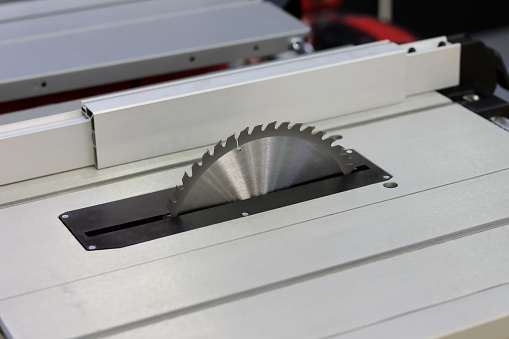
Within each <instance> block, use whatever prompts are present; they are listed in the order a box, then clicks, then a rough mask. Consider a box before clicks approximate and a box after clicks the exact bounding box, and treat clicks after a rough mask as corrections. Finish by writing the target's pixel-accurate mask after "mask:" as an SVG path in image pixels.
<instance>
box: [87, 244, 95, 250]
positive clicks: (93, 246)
mask: <svg viewBox="0 0 509 339" xmlns="http://www.w3.org/2000/svg"><path fill="white" fill-rule="evenodd" d="M96 248H97V246H95V245H90V246H88V249H89V250H95V249H96Z"/></svg>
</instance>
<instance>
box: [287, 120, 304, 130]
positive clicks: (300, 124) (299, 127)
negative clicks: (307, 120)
mask: <svg viewBox="0 0 509 339" xmlns="http://www.w3.org/2000/svg"><path fill="white" fill-rule="evenodd" d="M302 126H304V124H303V123H301V122H299V123H296V124H294V125H293V126H292V127H291V128H290V129H292V130H296V131H299V132H300V130H301V129H302Z"/></svg>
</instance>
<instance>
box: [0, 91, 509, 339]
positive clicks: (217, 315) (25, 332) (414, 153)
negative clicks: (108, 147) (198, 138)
mask: <svg viewBox="0 0 509 339" xmlns="http://www.w3.org/2000/svg"><path fill="white" fill-rule="evenodd" d="M421 98H427V96H426V95H422V96H421ZM430 102H432V104H431V106H430V107H428V108H426V107H422V106H420V108H418V109H416V110H410V111H403V112H401V111H400V108H401V104H398V105H395V106H394V107H391V106H389V107H386V108H383V109H380V111H385V114H381V113H380V111H379V112H378V113H375V112H373V111H372V112H359V113H357V114H356V115H357V116H358V117H364V119H365V120H363V121H360V120H358V121H353V119H352V116H343V117H338V118H336V119H331V120H328V121H323V122H321V123H320V124H321V127H322V128H323V127H326V129H328V130H329V131H330V133H331V134H340V135H342V136H343V138H342V139H341V144H342V145H343V146H345V147H348V148H353V149H355V150H356V151H358V152H359V153H361V154H363V155H364V156H366V157H367V158H368V159H370V160H371V161H373V162H374V163H376V164H377V165H378V166H380V167H382V168H383V169H385V170H387V171H388V172H390V173H391V174H392V175H393V176H394V177H393V179H391V180H392V181H394V182H395V183H397V184H398V186H397V187H394V186H395V185H386V186H388V187H386V186H384V185H383V184H376V185H371V186H366V187H363V188H359V189H355V190H351V191H347V192H344V193H340V194H336V195H332V196H328V197H324V198H320V199H315V200H311V201H308V202H305V203H301V204H296V205H292V206H287V207H285V208H280V209H276V210H272V211H269V212H265V213H260V214H256V215H251V216H248V217H245V218H242V219H236V220H233V221H229V222H224V223H221V224H217V225H212V226H209V227H206V228H203V229H199V230H195V231H190V232H185V233H181V234H178V235H175V236H171V237H166V238H160V239H157V240H154V241H150V242H146V243H142V244H138V245H134V246H130V247H126V248H122V249H119V250H104V251H85V250H84V249H83V248H82V247H81V245H80V244H79V243H78V242H77V241H76V240H75V239H74V238H73V237H72V235H71V234H70V232H69V231H68V230H67V229H66V228H65V227H64V226H63V225H62V223H61V222H60V221H59V220H58V215H59V214H60V213H61V212H63V211H66V210H72V209H77V208H81V207H86V206H90V205H94V204H99V203H103V202H108V201H113V200H116V199H122V198H127V197H130V196H133V195H136V194H143V193H148V192H152V191H156V190H161V189H164V188H167V187H170V186H172V185H175V184H179V180H178V179H176V178H179V174H180V175H181V174H182V173H183V171H184V170H185V169H187V166H182V167H176V168H171V169H163V170H160V171H157V170H156V171H152V172H150V173H145V174H144V175H140V176H136V177H133V178H126V180H122V181H117V182H110V183H108V182H103V183H101V184H98V185H96V186H91V187H88V188H85V189H78V190H76V191H75V192H67V193H65V192H63V193H61V194H59V195H56V196H53V197H48V198H46V199H42V200H34V201H32V202H27V203H25V204H20V205H17V206H10V207H7V208H4V209H1V210H0V225H1V227H0V266H1V267H2V270H3V272H7V276H8V279H0V318H1V324H2V328H3V329H4V330H5V331H6V332H8V335H9V336H12V337H14V338H18V337H19V338H31V337H89V338H96V337H104V336H106V337H108V336H117V337H168V336H172V337H232V338H238V337H278V338H280V337H292V338H297V337H306V338H318V337H326V336H341V335H344V336H345V337H349V336H351V337H352V338H355V337H356V334H355V333H356V332H358V331H366V330H367V329H369V328H370V327H372V326H378V328H380V326H381V325H380V324H385V326H381V328H382V329H381V330H380V332H379V333H375V334H374V337H377V336H378V337H387V334H390V333H395V332H391V331H392V330H394V329H395V328H398V329H404V328H405V326H410V325H409V324H412V322H414V323H415V322H416V320H415V317H418V319H419V320H420V321H422V322H423V323H422V324H423V325H422V326H420V327H418V326H417V327H415V328H412V331H409V332H405V333H404V334H405V335H404V336H405V337H410V338H412V337H413V338H426V337H429V336H434V337H438V336H444V335H447V334H450V333H455V332H458V331H463V330H465V329H468V326H472V324H473V323H474V324H481V323H483V322H488V321H491V320H493V319H503V318H507V316H508V315H509V310H508V309H507V308H504V307H503V306H504V305H506V304H507V298H498V299H496V300H494V299H493V298H494V296H495V297H496V296H497V295H500V294H501V293H498V294H497V293H495V292H497V291H495V290H494V291H495V292H492V293H489V290H490V289H495V288H498V287H500V288H503V287H504V286H505V284H508V283H509V273H508V272H509V269H508V264H507V263H508V260H507V259H508V256H509V254H508V253H509V252H508V251H507V250H506V248H507V240H508V237H509V232H508V230H509V229H508V225H509V214H508V213H507V205H508V204H509V195H507V194H506V192H507V190H508V189H509V148H508V147H507V146H506V145H507V144H508V143H509V134H508V133H507V132H506V131H504V130H503V129H501V128H499V127H497V126H496V125H494V124H492V123H491V122H489V121H487V120H484V119H482V118H480V117H478V116H477V115H475V114H473V113H472V112H470V111H468V110H466V109H464V108H462V107H461V106H458V105H456V104H453V103H450V102H448V101H447V100H443V101H442V102H441V103H440V104H438V105H437V101H436V100H435V101H432V100H430ZM340 126H343V127H340ZM225 137H226V136H225ZM174 156H175V157H178V155H174ZM62 175H64V174H60V176H62ZM67 175H69V176H70V177H73V175H75V174H73V172H69V173H67ZM391 187H393V188H391ZM12 244H16V246H13V245H12ZM441 305H442V306H441ZM461 305H470V307H471V308H472V307H474V308H475V307H476V305H491V306H490V307H491V308H490V311H489V312H488V311H486V310H482V311H479V312H478V313H475V312H474V314H472V312H469V313H468V312H466V313H465V314H463V313H461V312H459V311H461V307H460V306H461ZM436 307H441V308H443V307H445V308H449V309H453V310H454V309H455V310H457V312H455V313H453V314H452V315H451V314H449V315H448V314H447V312H446V315H445V319H447V317H452V318H451V322H450V323H449V325H447V324H444V323H442V325H441V326H438V325H437V326H434V327H433V326H432V324H434V321H433V319H430V318H429V317H427V316H426V312H425V311H426V310H430V309H432V308H436ZM409 314H414V317H413V318H412V317H409V316H408V315H409ZM469 317H470V318H469ZM405 319H406V320H405ZM467 319H471V320H472V319H473V320H472V321H469V322H468V324H467V325H465V324H466V320H467ZM391 321H395V323H394V325H393V326H391V325H390V324H391ZM426 324H429V325H428V326H425V325H426ZM432 330H433V331H434V332H433V331H432ZM384 331H385V332H384ZM430 331H431V332H430ZM359 333H360V332H359ZM368 333H373V332H368ZM430 333H431V334H430ZM357 337H358V336H357ZM361 337H362V336H361Z"/></svg>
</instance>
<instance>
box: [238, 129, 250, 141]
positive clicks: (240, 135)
mask: <svg viewBox="0 0 509 339" xmlns="http://www.w3.org/2000/svg"><path fill="white" fill-rule="evenodd" d="M248 135H249V127H246V129H244V130H242V131H241V132H240V133H239V139H240V138H244V137H246V136H248Z"/></svg>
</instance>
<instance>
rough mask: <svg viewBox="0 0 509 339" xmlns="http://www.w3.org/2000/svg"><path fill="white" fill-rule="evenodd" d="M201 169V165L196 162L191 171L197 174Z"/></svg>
mask: <svg viewBox="0 0 509 339" xmlns="http://www.w3.org/2000/svg"><path fill="white" fill-rule="evenodd" d="M199 167H200V164H199V163H198V162H197V161H195V162H194V164H193V166H192V167H191V170H192V171H193V173H195V172H196V170H198V168H199Z"/></svg>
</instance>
